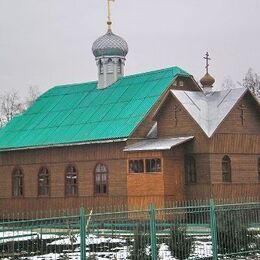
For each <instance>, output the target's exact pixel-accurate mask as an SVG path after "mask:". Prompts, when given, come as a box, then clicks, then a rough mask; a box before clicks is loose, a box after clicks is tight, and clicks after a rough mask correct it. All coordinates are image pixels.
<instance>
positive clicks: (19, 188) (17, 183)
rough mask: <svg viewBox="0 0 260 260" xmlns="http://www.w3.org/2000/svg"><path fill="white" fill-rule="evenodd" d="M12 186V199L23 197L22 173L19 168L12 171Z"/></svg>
mask: <svg viewBox="0 0 260 260" xmlns="http://www.w3.org/2000/svg"><path fill="white" fill-rule="evenodd" d="M12 186H13V187H12V189H13V196H14V197H20V196H23V172H22V170H21V169H20V168H16V169H14V171H13V175H12Z"/></svg>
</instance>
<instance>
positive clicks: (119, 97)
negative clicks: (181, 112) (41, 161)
mask: <svg viewBox="0 0 260 260" xmlns="http://www.w3.org/2000/svg"><path fill="white" fill-rule="evenodd" d="M180 75H181V76H186V77H189V76H190V75H189V74H188V73H187V72H185V71H183V70H182V69H180V68H178V67H172V68H167V69H163V70H157V71H152V72H147V73H142V74H136V75H131V76H125V77H122V78H121V79H119V80H118V81H117V82H116V83H114V84H113V85H111V86H110V87H108V88H106V89H97V82H89V83H82V84H71V85H65V86H58V87H54V88H52V89H50V90H49V91H47V92H46V93H44V94H43V95H41V96H40V97H39V98H38V99H37V100H36V102H35V103H34V104H33V105H32V106H31V107H30V108H29V109H28V110H27V111H25V112H24V113H23V114H21V115H19V116H16V117H14V118H13V119H12V120H11V121H10V122H9V123H8V124H7V125H6V126H5V128H3V129H2V130H1V132H0V150H10V149H19V148H30V147H45V146H57V145H65V144H75V143H86V142H95V141H101V140H111V139H113V140H114V139H122V138H127V137H128V136H129V135H131V133H132V132H133V131H134V130H135V128H136V127H137V126H138V125H139V123H140V122H141V121H142V120H143V119H144V117H145V116H146V114H147V113H148V112H149V111H150V109H151V108H152V107H153V105H154V104H155V102H156V101H157V100H158V98H159V97H160V96H161V95H162V94H163V93H164V91H165V90H166V89H167V88H168V87H169V85H170V84H171V83H172V82H173V80H174V79H175V78H176V77H177V76H180Z"/></svg>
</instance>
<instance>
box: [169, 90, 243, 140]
mask: <svg viewBox="0 0 260 260" xmlns="http://www.w3.org/2000/svg"><path fill="white" fill-rule="evenodd" d="M247 91H248V90H247V89H245V88H237V89H229V90H222V91H213V92H209V93H204V92H189V91H171V93H172V95H173V96H175V97H176V98H177V99H178V100H179V101H180V103H181V104H182V105H183V107H184V108H185V109H186V110H187V111H188V113H189V114H190V115H191V116H192V118H193V119H194V120H195V121H196V122H197V123H198V125H199V126H200V127H201V129H202V130H203V131H204V133H205V134H206V135H207V136H208V137H211V136H212V135H213V134H214V132H215V131H216V129H217V128H218V127H219V125H220V124H221V123H222V121H223V120H224V119H225V117H226V116H227V115H228V114H229V112H230V111H231V109H232V108H233V107H234V106H235V104H236V103H237V102H238V100H239V99H240V98H241V97H242V96H243V95H244V94H245V93H246V92H247Z"/></svg>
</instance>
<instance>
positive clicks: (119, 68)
mask: <svg viewBox="0 0 260 260" xmlns="http://www.w3.org/2000/svg"><path fill="white" fill-rule="evenodd" d="M117 73H118V74H122V61H121V59H119V60H118V63H117Z"/></svg>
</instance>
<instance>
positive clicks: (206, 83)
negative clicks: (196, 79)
mask: <svg viewBox="0 0 260 260" xmlns="http://www.w3.org/2000/svg"><path fill="white" fill-rule="evenodd" d="M200 83H201V85H202V86H203V87H212V86H213V84H214V83H215V79H214V78H213V77H212V76H211V75H210V74H209V73H206V74H205V76H204V77H203V78H202V79H201V80H200Z"/></svg>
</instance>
